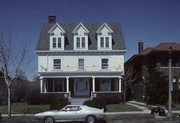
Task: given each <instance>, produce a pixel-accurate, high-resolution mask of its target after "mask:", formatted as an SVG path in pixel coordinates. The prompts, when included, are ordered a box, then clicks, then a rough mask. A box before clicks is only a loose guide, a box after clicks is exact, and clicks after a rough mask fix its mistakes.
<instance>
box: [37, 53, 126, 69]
mask: <svg viewBox="0 0 180 123" xmlns="http://www.w3.org/2000/svg"><path fill="white" fill-rule="evenodd" d="M80 58H81V59H82V58H83V59H84V70H85V71H117V72H118V71H121V72H122V71H123V70H124V56H123V55H102V56H99V55H97V56H96V55H88V56H85V55H81V56H75V55H70V56H46V55H44V56H38V63H39V65H38V66H39V67H38V71H39V72H54V71H63V72H65V71H78V59H80ZM102 58H107V59H109V69H108V70H102V69H101V59H102ZM53 59H61V63H62V64H61V68H62V69H61V70H53Z"/></svg>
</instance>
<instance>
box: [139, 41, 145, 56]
mask: <svg viewBox="0 0 180 123" xmlns="http://www.w3.org/2000/svg"><path fill="white" fill-rule="evenodd" d="M143 47H144V42H143V41H142V40H139V42H138V51H139V53H140V52H141V51H143Z"/></svg>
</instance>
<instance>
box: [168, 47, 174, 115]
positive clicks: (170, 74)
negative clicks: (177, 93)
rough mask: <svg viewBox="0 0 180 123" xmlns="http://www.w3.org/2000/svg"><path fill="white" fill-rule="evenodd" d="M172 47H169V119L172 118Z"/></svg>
mask: <svg viewBox="0 0 180 123" xmlns="http://www.w3.org/2000/svg"><path fill="white" fill-rule="evenodd" d="M172 50H173V49H172V47H169V50H168V53H169V94H168V115H167V116H168V117H169V118H172V58H171V55H172Z"/></svg>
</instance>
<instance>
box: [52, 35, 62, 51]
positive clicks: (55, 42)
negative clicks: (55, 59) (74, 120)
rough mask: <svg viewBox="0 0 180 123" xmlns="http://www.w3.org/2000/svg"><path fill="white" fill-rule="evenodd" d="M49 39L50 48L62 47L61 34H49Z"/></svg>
mask: <svg viewBox="0 0 180 123" xmlns="http://www.w3.org/2000/svg"><path fill="white" fill-rule="evenodd" d="M50 40H51V41H52V49H63V47H62V46H63V45H62V44H63V42H62V40H63V36H51V38H50Z"/></svg>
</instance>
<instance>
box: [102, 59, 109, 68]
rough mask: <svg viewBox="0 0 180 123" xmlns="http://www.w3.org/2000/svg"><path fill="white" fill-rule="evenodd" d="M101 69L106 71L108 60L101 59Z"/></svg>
mask: <svg viewBox="0 0 180 123" xmlns="http://www.w3.org/2000/svg"><path fill="white" fill-rule="evenodd" d="M101 69H108V59H101Z"/></svg>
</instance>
